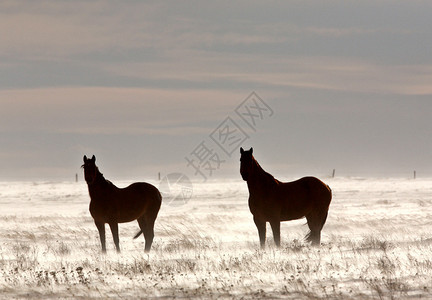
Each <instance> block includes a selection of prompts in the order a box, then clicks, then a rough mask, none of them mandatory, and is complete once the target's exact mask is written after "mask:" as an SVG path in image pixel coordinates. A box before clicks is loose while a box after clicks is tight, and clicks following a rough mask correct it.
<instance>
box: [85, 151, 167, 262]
mask: <svg viewBox="0 0 432 300" xmlns="http://www.w3.org/2000/svg"><path fill="white" fill-rule="evenodd" d="M95 163H96V157H95V156H94V155H93V157H92V158H91V159H88V158H87V156H84V165H82V167H83V168H84V177H85V180H86V182H87V185H88V189H89V194H90V214H91V215H92V217H93V219H94V222H95V224H96V227H97V229H98V230H99V237H100V240H101V244H102V252H104V253H105V252H106V246H105V223H108V224H109V226H110V228H111V232H112V235H113V238H114V244H115V246H116V249H117V252H120V245H119V236H118V223H125V222H131V221H133V220H137V221H138V224H139V227H140V228H141V230H140V232H138V234H137V235H136V236H135V238H137V237H138V236H139V235H140V234H141V233H144V238H145V251H146V252H148V251H150V247H151V244H152V242H153V237H154V229H153V228H154V223H155V220H156V217H157V214H158V212H159V209H160V206H161V203H162V196H161V194H160V193H159V190H158V189H157V188H156V187H154V186H153V185H151V184H148V183H145V182H136V183H133V184H131V185H130V186H128V187H126V188H123V189H121V188H118V187H116V186H115V185H114V184H112V183H111V182H110V181H108V180H106V179H105V178H104V176H103V175H102V173H101V172H99V169H98V167H97V166H96V164H95Z"/></svg>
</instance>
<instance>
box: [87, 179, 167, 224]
mask: <svg viewBox="0 0 432 300" xmlns="http://www.w3.org/2000/svg"><path fill="white" fill-rule="evenodd" d="M161 203H162V196H161V194H160V192H159V190H158V189H157V188H156V187H155V186H153V185H151V184H149V183H146V182H136V183H133V184H131V185H129V186H128V187H125V188H118V187H116V186H114V185H111V186H110V188H107V189H105V190H104V192H103V194H101V195H100V197H98V199H97V200H96V199H93V198H92V201H91V203H90V213H91V214H92V216H93V218H94V219H99V220H100V221H103V222H107V223H108V222H110V221H114V222H117V223H124V222H130V221H133V220H135V219H137V218H138V217H140V216H142V215H148V214H150V215H154V216H156V215H157V213H158V212H159V209H160V206H161Z"/></svg>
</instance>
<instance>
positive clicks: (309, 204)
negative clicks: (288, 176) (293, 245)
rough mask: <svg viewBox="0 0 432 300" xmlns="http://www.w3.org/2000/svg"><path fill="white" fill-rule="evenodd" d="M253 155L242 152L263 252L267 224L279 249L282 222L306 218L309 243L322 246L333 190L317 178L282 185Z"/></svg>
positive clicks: (250, 203)
mask: <svg viewBox="0 0 432 300" xmlns="http://www.w3.org/2000/svg"><path fill="white" fill-rule="evenodd" d="M252 153H253V149H252V148H251V149H250V150H248V151H245V150H243V148H240V154H241V158H240V174H241V176H242V178H243V180H245V181H247V185H248V189H249V209H250V211H251V213H252V215H253V219H254V222H255V225H256V226H257V228H258V234H259V238H260V244H261V248H264V246H265V238H266V222H269V223H270V225H271V228H272V230H273V237H274V241H275V243H276V246H278V247H279V246H280V222H281V221H289V220H296V219H300V218H303V217H306V220H307V224H308V226H309V229H310V232H309V233H308V235H307V236H306V239H307V240H308V241H310V242H312V244H314V245H319V244H320V240H321V229H322V228H323V226H324V223H325V221H326V219H327V213H328V209H329V205H330V201H331V198H332V192H331V189H330V187H329V186H328V185H326V184H325V183H323V182H322V181H321V180H319V179H317V178H315V177H304V178H301V179H299V180H297V181H293V182H286V183H284V182H280V181H279V180H277V179H275V178H274V177H273V176H272V175H270V174H269V173H267V172H265V171H264V170H263V169H262V168H261V166H260V165H259V164H258V162H257V161H256V160H255V158H254V157H253V155H252Z"/></svg>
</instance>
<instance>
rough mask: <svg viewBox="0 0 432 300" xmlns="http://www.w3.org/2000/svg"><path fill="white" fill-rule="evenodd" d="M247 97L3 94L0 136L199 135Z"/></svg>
mask: <svg viewBox="0 0 432 300" xmlns="http://www.w3.org/2000/svg"><path fill="white" fill-rule="evenodd" d="M243 98H244V94H240V93H236V92H225V93H221V92H220V91H213V92H211V91H200V90H195V91H189V90H185V91H181V90H180V91H164V90H156V89H138V88H104V87H93V88H49V89H29V90H3V91H0V103H1V106H2V110H1V111H0V128H1V129H0V131H3V132H21V131H29V132H32V131H45V132H57V133H59V132H63V133H81V134H85V133H86V134H167V135H175V134H181V131H183V134H196V133H201V132H202V131H203V130H206V129H207V126H210V125H209V124H211V126H214V125H213V124H214V123H213V122H218V121H219V120H220V119H222V117H224V116H225V115H226V114H227V113H228V112H230V111H231V110H232V109H234V108H235V107H236V105H238V103H240V102H241V100H242V99H243Z"/></svg>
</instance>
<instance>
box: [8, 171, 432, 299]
mask: <svg viewBox="0 0 432 300" xmlns="http://www.w3.org/2000/svg"><path fill="white" fill-rule="evenodd" d="M325 182H326V183H328V184H329V185H330V186H331V188H332V190H333V201H332V203H331V205H330V212H329V217H328V220H327V223H326V225H325V227H324V230H323V233H322V244H323V245H322V246H321V247H310V246H309V245H307V244H306V243H304V241H303V237H304V236H305V234H306V233H307V226H304V224H305V220H298V221H291V222H285V223H283V225H282V228H281V232H282V234H281V236H282V247H281V248H280V249H277V248H275V247H273V240H272V236H271V230H270V228H268V234H267V236H268V237H267V241H268V247H267V249H266V250H265V251H260V250H259V242H258V234H257V231H256V228H255V225H254V224H253V221H252V217H251V214H250V213H249V210H248V207H247V197H248V192H247V187H246V184H245V183H244V182H241V181H236V182H212V183H206V184H194V196H193V198H192V199H191V200H190V201H189V202H188V203H187V204H185V205H183V206H180V207H172V206H167V205H165V206H162V208H161V211H160V214H159V218H158V219H157V221H156V226H155V232H156V237H155V241H154V244H153V247H152V251H151V252H150V254H149V255H147V254H145V253H144V251H143V250H144V239H143V238H142V237H141V238H139V239H137V240H133V239H132V237H133V235H134V234H135V233H136V232H137V231H138V225H137V223H136V222H132V223H128V224H121V225H120V247H121V248H122V253H121V254H117V253H116V252H115V250H114V243H113V242H112V237H111V234H110V232H109V228H108V226H107V230H108V233H107V248H108V254H106V255H102V254H101V251H100V242H99V238H98V233H97V230H96V227H95V226H94V224H93V221H92V219H91V217H90V214H89V212H88V203H89V197H88V193H87V186H86V185H85V183H22V182H21V183H4V182H3V183H0V207H1V208H0V228H1V230H0V298H2V299H3V298H4V299H13V298H20V299H21V298H24V299H41V298H52V299H58V298H80V299H93V298H95V299H96V298H110V297H112V298H116V299H118V298H122V299H131V298H171V297H178V298H195V299H200V298H218V299H219V298H222V299H223V298H227V299H228V298H243V299H250V298H257V299H258V298H267V299H270V298H271V299H273V298H281V299H348V298H350V299H410V298H411V299H418V298H431V297H432V279H431V278H432V232H431V230H430V228H431V222H432V179H417V180H409V179H356V178H351V179H346V178H345V179H342V178H340V179H327V180H325ZM126 184H127V183H126V182H122V183H120V184H118V185H119V186H125V185H126Z"/></svg>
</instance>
